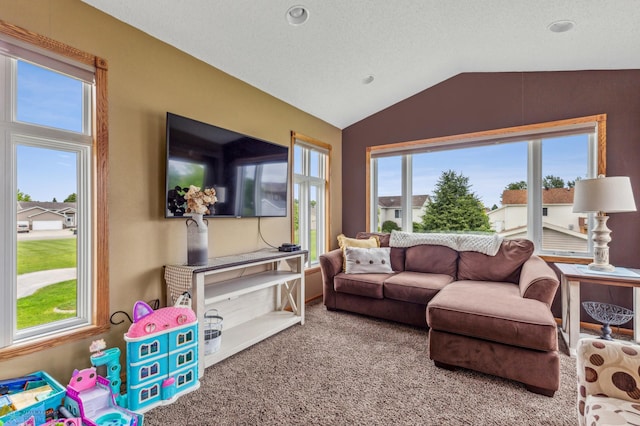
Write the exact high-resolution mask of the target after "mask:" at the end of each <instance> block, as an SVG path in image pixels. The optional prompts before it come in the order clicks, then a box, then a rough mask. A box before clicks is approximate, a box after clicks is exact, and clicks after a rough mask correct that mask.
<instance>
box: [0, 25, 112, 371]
mask: <svg viewBox="0 0 640 426" xmlns="http://www.w3.org/2000/svg"><path fill="white" fill-rule="evenodd" d="M0 48H1V49H0V50H1V52H2V55H1V57H0V86H1V87H2V93H3V94H4V96H2V99H0V168H1V169H2V171H3V173H2V177H3V179H2V182H0V263H1V264H2V268H0V270H1V272H0V287H2V288H3V298H2V300H3V301H2V302H0V323H2V324H3V327H2V328H0V361H3V360H7V359H12V358H15V357H16V356H19V355H25V354H28V353H31V352H35V351H39V350H42V349H46V348H51V347H54V346H58V345H61V344H64V343H68V342H71V341H75V340H79V339H85V338H87V337H90V336H95V335H98V334H102V333H104V332H105V331H107V330H108V328H109V301H108V300H109V291H108V289H109V286H108V282H109V275H108V253H109V247H108V223H107V218H108V211H107V182H108V161H107V159H108V127H107V111H108V105H107V91H106V81H107V80H106V78H107V62H106V61H105V60H104V59H102V58H99V57H97V56H94V55H91V54H89V53H85V52H83V51H81V50H78V49H76V48H73V47H71V46H67V45H65V44H63V43H60V42H58V41H55V40H52V39H49V38H47V37H44V36H41V35H39V34H36V33H34V32H32V31H29V30H26V29H23V28H20V27H18V26H15V25H12V24H9V23H5V22H2V21H0ZM18 59H20V60H24V61H26V62H31V63H33V64H35V65H38V66H42V67H45V68H49V69H52V70H54V71H57V72H60V73H62V74H66V75H69V76H72V77H74V78H76V79H78V80H80V81H83V82H85V83H86V84H83V90H82V113H83V121H82V130H81V131H80V132H74V131H67V130H60V129H54V128H50V127H46V126H43V125H37V124H32V123H24V122H18V121H17V120H16V107H17V105H16V98H17V73H16V69H17V60H18ZM19 145H20V146H22V145H27V146H33V147H39V148H45V149H54V150H61V151H67V152H72V153H74V154H76V170H77V179H78V188H77V195H78V197H77V203H78V204H77V205H78V208H77V212H76V215H77V218H78V220H77V226H78V234H77V235H78V238H77V250H78V258H79V259H78V262H77V268H78V278H77V282H78V283H79V284H78V292H77V300H78V304H77V315H76V317H74V318H71V319H68V320H63V321H56V322H53V323H51V324H45V325H42V326H38V327H30V328H28V329H24V330H17V316H16V300H17V288H16V282H17V275H16V273H17V266H16V259H17V257H16V244H17V237H16V232H15V230H16V220H17V204H16V198H17V194H16V191H17V167H16V160H17V147H18V146H19ZM80 282H83V284H80ZM98 295H99V297H98Z"/></svg>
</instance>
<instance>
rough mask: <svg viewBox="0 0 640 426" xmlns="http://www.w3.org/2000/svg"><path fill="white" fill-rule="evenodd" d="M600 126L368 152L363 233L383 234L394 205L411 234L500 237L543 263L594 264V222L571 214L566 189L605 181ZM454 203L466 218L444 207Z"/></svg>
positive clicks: (519, 130) (573, 122)
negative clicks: (521, 241) (522, 245)
mask: <svg viewBox="0 0 640 426" xmlns="http://www.w3.org/2000/svg"><path fill="white" fill-rule="evenodd" d="M605 124H606V116H604V115H600V116H591V117H583V118H578V119H570V120H562V121H557V122H550V123H542V124H536V125H532V126H520V127H515V128H509V129H500V130H495V131H488V132H479V133H474V134H465V135H458V136H450V137H444V138H436V139H430V140H422V141H413V142H405V143H399V144H390V145H383V146H375V147H371V148H369V150H368V155H369V161H368V167H369V170H370V176H371V177H370V181H369V182H368V184H369V187H370V188H371V190H370V194H371V199H370V203H371V204H370V208H369V217H368V228H369V229H370V230H372V231H373V230H380V229H381V228H382V229H383V230H384V228H385V225H384V221H385V220H386V219H385V215H384V211H385V209H388V208H391V207H392V204H391V202H390V200H391V199H393V200H395V202H396V205H400V206H401V210H400V212H401V213H400V216H401V223H403V224H404V223H409V222H412V226H411V227H408V226H405V225H402V228H403V229H405V230H407V231H409V232H411V231H413V232H430V231H437V230H449V231H484V232H497V233H499V234H500V235H502V236H503V237H505V238H528V239H530V240H532V241H533V242H534V244H535V246H536V250H537V252H538V253H539V254H542V255H547V256H561V257H585V258H587V257H591V253H592V250H593V247H592V242H591V241H590V239H589V238H587V237H588V229H589V224H590V223H591V222H592V219H591V218H590V217H588V216H587V215H580V214H577V213H573V212H572V204H573V186H574V184H575V181H576V180H577V179H585V178H592V177H595V176H596V175H597V174H600V173H602V174H604V173H605V170H604V169H605V164H606V162H605V160H606V159H605V157H604V153H605V152H606V151H605V137H604V136H605V132H604V128H605ZM453 194H456V195H455V196H456V197H460V199H464V200H466V203H467V204H466V206H467V207H468V208H469V209H471V210H464V209H461V208H460V205H455V208H452V207H447V206H448V205H447V201H448V199H449V198H451V197H452V195H453ZM463 197H466V198H463ZM469 206H470V207H469ZM396 211H397V210H396ZM470 212H471V213H470ZM396 217H397V216H396ZM472 218H477V219H478V220H477V221H476V220H472ZM585 224H586V225H587V226H585Z"/></svg>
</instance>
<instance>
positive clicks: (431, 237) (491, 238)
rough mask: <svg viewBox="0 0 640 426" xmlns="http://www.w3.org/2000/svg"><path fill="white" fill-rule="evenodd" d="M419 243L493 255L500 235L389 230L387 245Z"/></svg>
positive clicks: (499, 242) (410, 245)
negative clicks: (389, 237) (389, 235)
mask: <svg viewBox="0 0 640 426" xmlns="http://www.w3.org/2000/svg"><path fill="white" fill-rule="evenodd" d="M421 244H430V245H437V246H446V247H449V248H452V249H454V250H457V251H477V252H480V253H484V254H487V255H489V256H495V255H496V254H497V253H498V250H500V244H502V237H501V236H499V235H498V234H491V235H479V234H437V233H434V234H431V233H428V234H421V233H415V234H414V233H409V232H402V231H391V239H390V240H389V246H391V247H412V246H417V245H421Z"/></svg>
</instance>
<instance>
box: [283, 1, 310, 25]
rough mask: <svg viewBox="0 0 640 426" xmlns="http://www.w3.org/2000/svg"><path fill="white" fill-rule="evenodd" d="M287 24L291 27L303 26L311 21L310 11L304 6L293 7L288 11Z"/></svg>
mask: <svg viewBox="0 0 640 426" xmlns="http://www.w3.org/2000/svg"><path fill="white" fill-rule="evenodd" d="M286 16H287V22H288V23H289V24H290V25H295V26H298V25H302V24H304V23H305V22H307V20H309V11H308V10H307V8H306V7H304V6H299V5H298V6H291V7H290V8H289V10H287V15H286Z"/></svg>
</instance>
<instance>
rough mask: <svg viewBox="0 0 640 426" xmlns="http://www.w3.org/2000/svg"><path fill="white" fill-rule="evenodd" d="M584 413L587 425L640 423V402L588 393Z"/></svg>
mask: <svg viewBox="0 0 640 426" xmlns="http://www.w3.org/2000/svg"><path fill="white" fill-rule="evenodd" d="M584 414H585V416H584V419H585V423H584V424H585V425H589V426H592V425H638V424H640V404H638V403H637V402H632V401H625V400H623V399H618V398H609V397H607V396H604V395H588V396H587V400H586V402H585V407H584Z"/></svg>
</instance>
